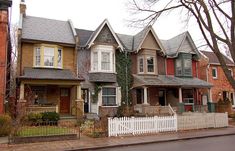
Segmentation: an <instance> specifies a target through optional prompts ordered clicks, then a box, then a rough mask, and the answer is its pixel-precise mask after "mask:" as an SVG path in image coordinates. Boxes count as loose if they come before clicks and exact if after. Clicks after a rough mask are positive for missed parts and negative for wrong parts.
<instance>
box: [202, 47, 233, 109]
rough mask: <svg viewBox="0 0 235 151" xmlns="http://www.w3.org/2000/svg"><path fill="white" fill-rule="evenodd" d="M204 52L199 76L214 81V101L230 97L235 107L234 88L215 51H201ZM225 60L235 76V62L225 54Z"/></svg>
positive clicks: (210, 81)
mask: <svg viewBox="0 0 235 151" xmlns="http://www.w3.org/2000/svg"><path fill="white" fill-rule="evenodd" d="M201 53H202V54H203V55H202V56H203V57H202V58H201V60H200V71H201V72H200V74H199V77H200V78H201V79H203V80H205V81H208V82H209V83H212V84H213V85H214V87H213V88H212V89H211V93H212V100H213V102H215V103H216V102H218V101H219V99H222V100H223V99H225V98H229V100H230V101H231V102H232V105H233V107H235V102H234V101H235V98H234V95H235V94H234V89H233V88H232V86H231V85H230V84H229V82H228V80H227V79H226V77H225V75H224V72H223V70H222V67H221V65H220V63H219V60H218V59H217V57H216V55H215V54H214V52H209V51H201ZM224 58H225V62H226V64H227V66H228V68H229V70H230V71H231V74H232V76H233V77H234V76H235V75H234V73H235V65H234V63H233V62H232V61H231V60H230V59H228V58H227V57H226V56H224Z"/></svg>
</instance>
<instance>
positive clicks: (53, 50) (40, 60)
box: [34, 45, 63, 68]
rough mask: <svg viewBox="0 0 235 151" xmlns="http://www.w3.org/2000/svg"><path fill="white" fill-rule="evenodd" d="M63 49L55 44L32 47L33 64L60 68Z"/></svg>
mask: <svg viewBox="0 0 235 151" xmlns="http://www.w3.org/2000/svg"><path fill="white" fill-rule="evenodd" d="M62 53H63V50H62V48H60V47H57V46H56V45H46V46H45V45H40V46H37V47H35V49H34V66H35V67H49V68H62V62H63V58H62V57H63V55H62Z"/></svg>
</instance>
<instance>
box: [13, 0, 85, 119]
mask: <svg viewBox="0 0 235 151" xmlns="http://www.w3.org/2000/svg"><path fill="white" fill-rule="evenodd" d="M25 11H26V5H25V4H24V2H21V4H20V23H21V24H20V27H19V48H18V60H17V81H18V86H19V89H20V90H19V91H20V94H19V102H20V103H22V104H26V110H27V111H28V112H31V111H36V112H41V111H56V112H58V113H60V114H61V115H78V116H82V115H83V101H82V99H81V85H80V82H81V81H82V80H83V78H82V77H81V76H80V75H78V72H77V50H76V47H77V35H76V32H75V29H74V28H73V25H72V22H71V21H59V20H52V19H46V18H39V17H32V16H27V15H26V12H25ZM80 107H81V108H80ZM78 113H79V114H78Z"/></svg>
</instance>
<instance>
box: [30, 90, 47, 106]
mask: <svg viewBox="0 0 235 151" xmlns="http://www.w3.org/2000/svg"><path fill="white" fill-rule="evenodd" d="M31 90H32V92H33V94H34V102H32V103H33V104H46V103H47V98H46V87H44V86H32V87H31Z"/></svg>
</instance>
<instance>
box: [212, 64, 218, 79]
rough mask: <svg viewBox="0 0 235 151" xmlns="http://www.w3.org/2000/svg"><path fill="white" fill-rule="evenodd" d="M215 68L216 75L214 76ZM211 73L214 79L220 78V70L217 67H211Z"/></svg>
mask: <svg viewBox="0 0 235 151" xmlns="http://www.w3.org/2000/svg"><path fill="white" fill-rule="evenodd" d="M213 70H215V75H216V76H215V77H214V76H213ZM211 75H212V78H213V79H218V71H217V67H212V69H211Z"/></svg>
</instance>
